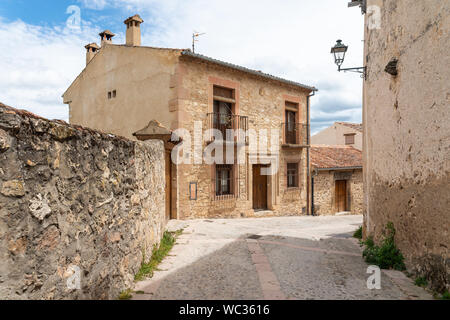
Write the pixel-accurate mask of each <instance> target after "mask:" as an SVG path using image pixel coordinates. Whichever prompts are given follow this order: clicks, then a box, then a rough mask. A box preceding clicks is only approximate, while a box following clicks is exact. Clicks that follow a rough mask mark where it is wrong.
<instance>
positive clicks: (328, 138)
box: [311, 123, 363, 150]
mask: <svg viewBox="0 0 450 320" xmlns="http://www.w3.org/2000/svg"><path fill="white" fill-rule="evenodd" d="M349 133H355V134H356V135H355V144H353V145H352V147H354V148H356V149H358V150H362V147H363V134H362V132H360V131H358V130H355V129H352V128H350V127H347V126H344V125H341V124H336V123H335V124H333V125H332V126H331V127H329V128H326V129H324V130H322V131H320V132H319V133H317V134H315V135H313V136H312V137H311V143H312V144H318V145H320V144H323V145H345V136H344V135H345V134H349Z"/></svg>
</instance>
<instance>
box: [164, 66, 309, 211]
mask: <svg viewBox="0 0 450 320" xmlns="http://www.w3.org/2000/svg"><path fill="white" fill-rule="evenodd" d="M211 78H214V79H219V81H220V83H224V84H223V86H226V87H229V86H228V85H230V86H233V85H234V86H236V88H237V90H236V91H237V93H238V97H237V98H238V99H239V115H241V116H248V117H249V128H250V129H255V130H259V129H267V130H268V132H269V133H270V130H275V131H277V132H278V133H281V125H282V123H283V122H285V119H284V118H285V115H284V112H285V109H284V108H285V101H286V100H289V99H297V100H298V102H299V108H300V109H299V113H300V122H302V123H306V103H307V98H306V97H307V95H308V94H309V92H307V91H306V90H303V89H299V88H294V87H290V86H284V85H280V84H277V83H274V82H271V81H267V80H261V79H257V78H254V77H252V76H248V75H246V74H245V73H242V72H236V71H233V70H230V69H228V68H224V67H220V66H215V65H210V64H205V63H201V62H197V61H193V60H185V59H183V60H182V61H181V63H180V66H179V68H178V71H177V74H176V79H175V80H174V81H172V82H173V83H177V86H178V92H179V94H180V95H179V99H178V101H177V104H175V105H174V106H173V112H176V113H177V115H178V125H177V127H178V128H185V129H188V130H189V131H190V133H191V136H192V137H193V136H194V121H198V120H200V121H202V123H203V128H204V129H207V128H208V122H207V114H208V113H209V112H212V111H211V108H212V101H211V93H212V84H211ZM288 97H289V98H288ZM294 102H295V101H294ZM281 139H282V137H281V135H280V148H279V149H278V150H276V153H277V155H278V156H277V157H279V159H280V170H279V173H278V174H277V175H274V176H272V177H269V187H268V194H269V195H268V198H269V209H270V210H272V213H271V214H272V215H301V214H302V213H303V211H304V208H305V207H306V151H305V150H297V151H294V152H293V151H291V152H289V151H285V150H282V149H281ZM268 145H269V147H270V139H269V141H268ZM205 146H206V144H204V145H203V147H205ZM253 155H254V154H253V152H252V150H249V148H248V147H246V158H247V161H248V163H247V165H240V166H239V169H237V170H238V172H239V196H238V197H237V199H231V200H225V201H224V200H222V201H213V193H214V191H213V187H212V185H213V184H212V181H213V180H214V178H213V176H212V174H213V168H212V166H210V165H206V164H202V165H180V166H178V177H177V179H178V195H177V197H178V201H177V205H178V217H179V218H180V219H189V218H204V217H251V216H255V212H254V210H253V201H252V167H251V165H250V164H249V162H250V161H251V159H252V157H253ZM286 158H289V159H290V161H291V160H296V161H298V162H299V163H300V170H299V174H300V177H301V178H300V186H299V188H298V189H296V190H287V183H285V181H286V174H287V168H286V161H285V159H286ZM190 182H197V183H198V191H199V192H198V199H197V200H195V201H193V200H190V199H189V184H190ZM269 214H270V213H269Z"/></svg>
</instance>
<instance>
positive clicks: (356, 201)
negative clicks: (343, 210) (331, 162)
mask: <svg viewBox="0 0 450 320" xmlns="http://www.w3.org/2000/svg"><path fill="white" fill-rule="evenodd" d="M335 172H336V171H319V173H318V174H317V175H315V176H314V213H315V214H317V215H320V216H323V215H334V214H335V213H336V206H335V191H336V186H335V177H334V173H335ZM347 193H348V195H349V201H350V212H351V213H352V214H363V198H364V192H363V175H362V170H353V171H352V172H351V178H350V179H349V180H347Z"/></svg>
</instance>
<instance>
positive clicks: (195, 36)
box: [192, 32, 206, 53]
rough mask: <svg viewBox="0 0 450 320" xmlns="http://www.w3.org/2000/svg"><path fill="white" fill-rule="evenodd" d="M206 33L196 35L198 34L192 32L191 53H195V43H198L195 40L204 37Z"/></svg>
mask: <svg viewBox="0 0 450 320" xmlns="http://www.w3.org/2000/svg"><path fill="white" fill-rule="evenodd" d="M204 34H206V33H198V32H194V33H193V34H192V52H193V53H195V42H196V41H198V40H196V39H197V38H198V37H200V36H202V35H204Z"/></svg>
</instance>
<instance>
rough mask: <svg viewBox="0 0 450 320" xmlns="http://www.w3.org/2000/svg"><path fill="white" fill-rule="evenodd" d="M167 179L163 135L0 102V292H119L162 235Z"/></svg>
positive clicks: (9, 295)
mask: <svg viewBox="0 0 450 320" xmlns="http://www.w3.org/2000/svg"><path fill="white" fill-rule="evenodd" d="M164 184H165V180H164V146H163V143H162V141H149V142H147V143H140V142H132V141H129V140H126V139H124V138H119V137H115V136H112V135H107V134H103V133H99V132H96V131H92V130H88V129H82V128H79V127H73V126H69V125H67V124H65V123H62V122H51V121H48V120H45V119H41V118H38V117H35V116H33V115H31V114H28V113H26V112H19V111H17V110H14V109H9V108H5V107H3V106H0V299H116V298H117V297H118V295H119V293H120V292H121V291H122V290H124V289H127V288H129V287H131V285H132V283H133V280H134V274H135V273H136V272H137V271H138V270H139V267H140V263H141V261H142V255H143V252H144V253H145V254H146V256H147V257H149V256H150V255H151V250H152V248H153V246H154V245H155V244H157V243H159V241H160V239H161V237H162V232H163V229H164V227H165V208H164V205H165V204H164V203H165V198H164V197H165V194H164V187H165V185H164ZM71 266H77V267H79V268H80V270H81V290H69V289H68V288H67V286H66V281H67V279H68V277H70V276H71V271H70V270H71V269H70V268H71Z"/></svg>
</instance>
